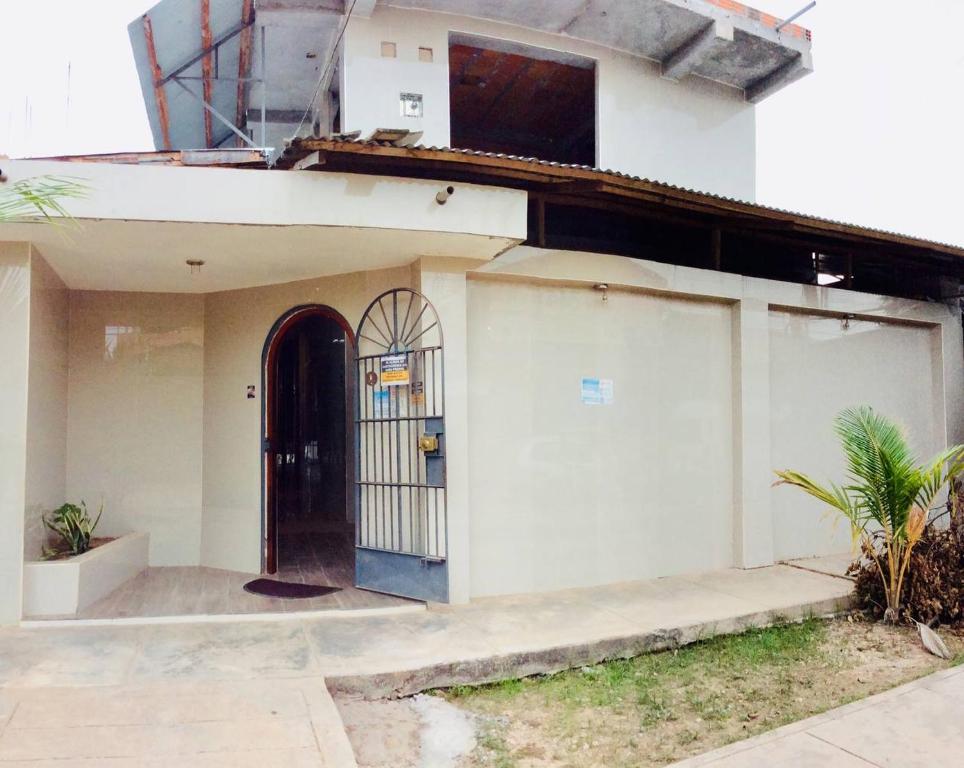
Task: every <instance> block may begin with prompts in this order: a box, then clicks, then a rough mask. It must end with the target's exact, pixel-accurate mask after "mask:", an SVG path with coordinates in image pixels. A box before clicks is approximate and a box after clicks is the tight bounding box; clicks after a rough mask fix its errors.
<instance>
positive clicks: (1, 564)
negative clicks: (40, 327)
mask: <svg viewBox="0 0 964 768" xmlns="http://www.w3.org/2000/svg"><path fill="white" fill-rule="evenodd" d="M0 329H2V332H0V360H2V361H3V365H0V392H2V393H3V397H2V398H0V530H2V532H3V535H0V624H12V623H15V622H17V621H19V620H20V606H21V604H22V593H21V589H22V587H21V585H22V581H23V517H24V507H25V504H26V494H25V493H24V489H25V482H24V479H25V475H26V467H25V464H26V453H27V370H28V364H29V353H28V344H29V334H30V246H29V245H28V244H27V243H3V242H0Z"/></svg>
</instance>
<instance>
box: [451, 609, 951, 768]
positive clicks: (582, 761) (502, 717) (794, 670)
mask: <svg viewBox="0 0 964 768" xmlns="http://www.w3.org/2000/svg"><path fill="white" fill-rule="evenodd" d="M945 639H946V640H948V642H949V645H951V647H952V649H953V650H955V651H957V652H958V654H957V659H956V660H962V657H964V642H962V640H961V638H960V637H957V636H948V635H945ZM944 666H947V663H946V662H941V661H940V660H938V659H936V658H935V657H933V656H930V655H928V654H926V653H925V652H924V651H922V650H921V649H920V647H919V643H918V642H917V638H916V635H915V634H914V633H912V632H911V631H909V630H904V629H888V628H883V627H881V626H879V625H876V624H863V623H859V622H857V623H854V622H851V621H844V620H837V621H826V620H816V619H811V620H807V621H804V622H801V623H795V624H785V625H781V626H776V627H770V628H766V629H756V630H750V631H748V632H745V633H743V634H740V635H730V636H723V637H716V638H712V639H708V640H705V641H701V642H697V643H694V644H692V645H689V646H686V647H684V648H680V649H678V650H674V651H665V652H661V653H653V654H647V655H644V656H639V657H637V658H634V659H628V660H618V661H611V662H606V663H604V664H598V665H595V666H591V667H583V668H581V669H575V670H569V671H565V672H561V673H558V674H554V675H547V676H538V677H533V678H526V679H524V680H511V681H505V682H501V683H496V684H492V685H484V686H478V687H468V686H462V687H459V688H454V689H451V690H448V691H444V692H441V693H440V695H443V696H445V697H446V698H447V699H448V700H449V701H451V702H452V703H454V704H456V705H458V706H461V707H464V708H466V709H468V710H471V711H473V712H475V713H477V714H479V715H481V716H482V722H483V723H484V724H485V725H484V726H483V732H482V738H481V739H480V748H479V749H478V750H477V753H476V755H475V756H474V758H475V764H476V765H496V766H499V768H511V766H517V765H525V766H527V767H528V766H540V767H541V766H573V767H574V768H579V767H581V766H590V765H606V766H613V767H616V766H634V767H635V766H658V765H664V764H666V763H669V762H673V761H675V760H679V759H682V758H683V757H686V756H689V755H692V754H698V753H700V752H703V751H706V750H708V749H712V748H714V747H717V746H720V745H722V744H726V743H729V742H731V741H734V740H737V739H741V738H745V737H747V736H750V735H752V734H754V733H759V732H761V731H765V730H769V729H771V728H775V727H778V726H780V725H783V724H785V723H788V722H792V721H795V720H799V719H802V718H805V717H808V716H810V715H813V714H816V713H818V712H822V711H824V710H826V709H829V708H831V707H834V706H839V705H840V704H844V703H847V702H848V701H851V700H853V699H856V698H861V697H863V696H866V695H869V694H871V693H876V692H878V691H880V690H884V689H886V688H889V687H892V686H894V685H898V684H900V683H902V682H905V681H907V680H909V679H913V678H915V677H918V676H920V675H922V674H926V673H928V672H930V671H933V670H935V669H939V668H942V667H944Z"/></svg>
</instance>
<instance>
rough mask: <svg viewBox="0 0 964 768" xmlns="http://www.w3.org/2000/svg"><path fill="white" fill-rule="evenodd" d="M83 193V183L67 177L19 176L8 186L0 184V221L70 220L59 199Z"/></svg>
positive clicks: (84, 192) (85, 190)
mask: <svg viewBox="0 0 964 768" xmlns="http://www.w3.org/2000/svg"><path fill="white" fill-rule="evenodd" d="M86 194H87V187H86V186H84V185H83V184H82V183H79V182H77V181H75V180H73V179H69V178H61V177H58V176H38V177H36V178H33V179H21V180H20V181H16V182H14V183H12V184H10V185H9V186H6V185H4V186H0V222H10V221H30V220H36V219H43V220H45V221H48V222H54V221H56V220H57V219H70V218H71V217H70V214H69V213H68V212H67V210H66V208H64V206H63V203H62V202H61V201H62V200H66V199H70V198H81V197H84V196H85V195H86Z"/></svg>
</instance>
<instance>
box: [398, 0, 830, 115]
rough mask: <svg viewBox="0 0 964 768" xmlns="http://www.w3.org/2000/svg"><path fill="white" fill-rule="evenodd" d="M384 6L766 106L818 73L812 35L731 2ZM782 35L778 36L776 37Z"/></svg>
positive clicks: (565, 0) (477, 0) (465, 1)
mask: <svg viewBox="0 0 964 768" xmlns="http://www.w3.org/2000/svg"><path fill="white" fill-rule="evenodd" d="M381 2H382V3H383V4H384V5H390V6H394V7H396V8H410V9H419V10H429V11H440V12H444V13H451V14H457V15H461V16H472V17H475V18H480V19H486V20H490V21H499V22H503V23H506V24H513V25H516V26H520V27H525V28H528V29H537V30H540V31H543V32H549V33H552V34H558V35H563V36H565V37H571V38H574V39H577V40H583V41H586V42H590V43H595V44H597V45H601V46H604V47H606V48H610V49H614V50H619V51H624V52H626V53H629V54H632V55H634V56H639V57H642V58H647V59H652V60H654V61H658V62H660V64H661V67H662V73H663V76H664V77H667V78H669V79H672V80H679V79H681V78H683V77H685V76H687V75H696V76H699V77H705V78H708V79H710V80H715V81H717V82H720V83H723V84H725V85H728V86H731V87H733V88H737V89H739V90H742V91H743V92H744V94H745V95H746V98H747V100H748V101H751V102H757V101H760V100H762V99H764V98H766V97H767V96H769V95H770V94H771V93H774V92H776V91H777V90H779V89H780V88H783V87H784V86H786V85H789V84H790V83H791V82H793V81H794V80H797V79H798V78H800V77H802V76H804V75H806V74H809V73H810V72H811V71H812V70H813V63H812V60H811V55H810V31H809V30H807V29H805V28H803V27H801V26H799V25H797V24H792V23H791V24H783V22H782V20H781V19H778V18H777V17H776V16H772V15H770V14H767V13H762V12H761V11H758V10H756V9H755V8H750V7H749V6H746V5H743V4H741V3H737V2H733V0H633V2H625V0H551V1H547V0H543V1H542V2H531V0H529V1H526V0H517V1H516V2H495V3H494V2H491V0H381ZM778 27H779V29H778Z"/></svg>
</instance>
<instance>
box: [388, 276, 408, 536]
mask: <svg viewBox="0 0 964 768" xmlns="http://www.w3.org/2000/svg"><path fill="white" fill-rule="evenodd" d="M392 320H393V322H394V323H395V331H394V333H395V334H396V335H397V334H398V293H393V294H392ZM405 361H406V363H407V362H408V358H407V357H406V358H405ZM409 377H411V373H409ZM410 380H411V379H410ZM393 389H394V390H395V416H396V419H395V480H396V481H400V480H401V479H402V477H401V475H402V469H401V466H402V423H401V421H400V420H399V419H398V417H400V416H401V415H402V393H401V392H400V391H399V390H401V387H394V388H393ZM396 499H397V504H398V543H399V546H401V543H402V526H403V524H404V521H403V520H402V487H401V485H399V486H398V491H397V492H396Z"/></svg>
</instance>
